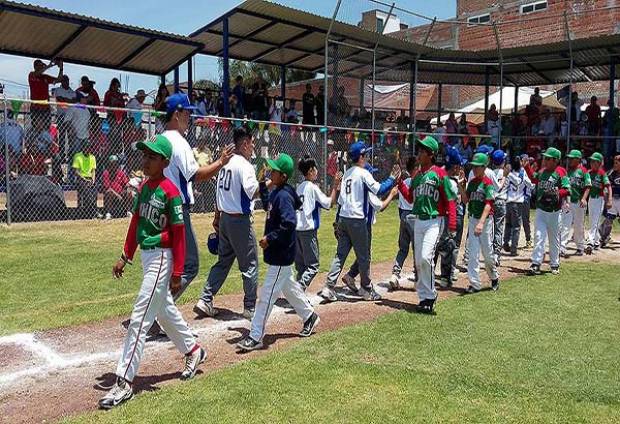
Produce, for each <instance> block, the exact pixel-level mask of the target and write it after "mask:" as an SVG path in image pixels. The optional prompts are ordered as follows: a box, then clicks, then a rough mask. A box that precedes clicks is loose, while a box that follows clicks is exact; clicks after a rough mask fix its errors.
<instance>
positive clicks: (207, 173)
mask: <svg viewBox="0 0 620 424" xmlns="http://www.w3.org/2000/svg"><path fill="white" fill-rule="evenodd" d="M234 150H235V146H234V145H232V144H229V145H228V146H226V147H225V148H224V150H222V155H221V156H220V158H219V159H218V160H216V161H215V162H213V163H210V164H209V165H205V166H201V167H200V168H198V170H197V171H196V174H194V181H207V180H210V179H211V178H213V177H214V176H215V175H216V174H217V173H218V172H220V169H222V167H223V166H225V165H226V164H227V163H228V162H229V161H230V158H232V156H233V152H234Z"/></svg>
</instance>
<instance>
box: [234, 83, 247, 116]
mask: <svg viewBox="0 0 620 424" xmlns="http://www.w3.org/2000/svg"><path fill="white" fill-rule="evenodd" d="M232 94H234V95H235V96H236V97H237V104H236V107H235V116H236V117H239V118H242V117H243V115H244V114H245V87H244V86H243V77H242V76H241V75H238V76H237V78H235V86H234V87H233V89H232ZM231 112H232V105H231Z"/></svg>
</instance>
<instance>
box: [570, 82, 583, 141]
mask: <svg viewBox="0 0 620 424" xmlns="http://www.w3.org/2000/svg"><path fill="white" fill-rule="evenodd" d="M581 106H583V102H582V101H581V100H580V99H579V93H577V92H576V91H573V94H572V95H571V116H570V120H571V133H576V132H578V131H577V130H578V128H579V121H581Z"/></svg>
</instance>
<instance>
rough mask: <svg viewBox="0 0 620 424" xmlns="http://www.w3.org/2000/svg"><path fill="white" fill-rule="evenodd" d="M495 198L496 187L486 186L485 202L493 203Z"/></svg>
mask: <svg viewBox="0 0 620 424" xmlns="http://www.w3.org/2000/svg"><path fill="white" fill-rule="evenodd" d="M494 196H495V187H494V186H493V184H486V185H485V188H484V200H485V201H486V202H489V201H492V200H493V198H494Z"/></svg>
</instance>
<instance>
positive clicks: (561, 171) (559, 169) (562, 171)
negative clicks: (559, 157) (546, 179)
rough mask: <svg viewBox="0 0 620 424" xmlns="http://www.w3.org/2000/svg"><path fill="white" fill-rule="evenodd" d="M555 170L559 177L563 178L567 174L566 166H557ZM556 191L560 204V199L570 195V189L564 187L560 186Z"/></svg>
mask: <svg viewBox="0 0 620 424" xmlns="http://www.w3.org/2000/svg"><path fill="white" fill-rule="evenodd" d="M555 172H557V173H558V175H559V176H560V178H564V177H567V176H568V172H566V168H564V167H563V166H558V167H557V168H555ZM558 193H559V194H560V204H561V203H562V199H564V198H565V197H568V196H570V190H569V189H566V188H562V187H560V189H559V190H558Z"/></svg>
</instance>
